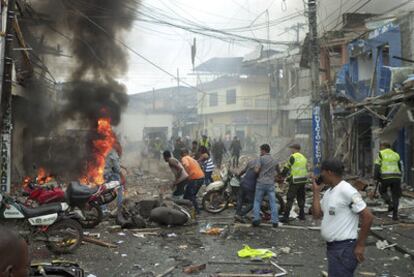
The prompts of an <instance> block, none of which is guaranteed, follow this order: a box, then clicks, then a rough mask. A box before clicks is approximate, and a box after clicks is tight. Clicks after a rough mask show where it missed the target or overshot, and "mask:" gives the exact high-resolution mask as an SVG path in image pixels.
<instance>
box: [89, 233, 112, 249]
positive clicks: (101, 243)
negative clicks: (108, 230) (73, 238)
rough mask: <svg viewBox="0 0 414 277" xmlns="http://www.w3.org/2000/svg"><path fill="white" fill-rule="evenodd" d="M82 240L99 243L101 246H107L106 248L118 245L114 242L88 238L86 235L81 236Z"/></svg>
mask: <svg viewBox="0 0 414 277" xmlns="http://www.w3.org/2000/svg"><path fill="white" fill-rule="evenodd" d="M83 241H85V242H89V243H93V244H96V245H99V246H103V247H108V248H116V247H118V246H117V245H116V244H113V243H109V242H105V241H102V240H98V239H95V238H90V237H88V236H84V237H83Z"/></svg>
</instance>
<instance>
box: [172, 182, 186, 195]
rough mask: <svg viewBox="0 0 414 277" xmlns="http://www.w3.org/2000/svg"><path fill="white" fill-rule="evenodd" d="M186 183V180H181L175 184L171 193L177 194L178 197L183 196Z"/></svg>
mask: <svg viewBox="0 0 414 277" xmlns="http://www.w3.org/2000/svg"><path fill="white" fill-rule="evenodd" d="M187 184H188V180H184V181H182V182H180V183H178V184H177V185H176V186H175V191H174V192H173V195H174V196H177V197H179V196H183V195H184V192H185V186H186V185H187Z"/></svg>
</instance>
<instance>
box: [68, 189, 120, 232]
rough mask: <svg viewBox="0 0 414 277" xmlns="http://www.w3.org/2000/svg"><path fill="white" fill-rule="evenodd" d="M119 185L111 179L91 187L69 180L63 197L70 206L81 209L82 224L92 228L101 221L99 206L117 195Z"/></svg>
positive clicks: (109, 201)
mask: <svg viewBox="0 0 414 277" xmlns="http://www.w3.org/2000/svg"><path fill="white" fill-rule="evenodd" d="M120 187H121V183H120V182H119V181H111V182H108V183H104V184H102V185H100V186H95V187H93V188H90V187H88V186H84V185H81V184H80V183H78V182H71V183H70V184H69V186H68V187H67V189H66V194H65V198H66V201H67V202H68V204H69V205H70V206H71V207H77V208H79V209H81V210H82V213H83V215H84V219H82V220H81V224H82V226H83V227H84V228H93V227H95V226H97V225H98V224H99V223H100V222H101V221H102V217H103V212H102V208H101V206H102V205H106V204H109V203H111V202H112V201H113V200H114V199H115V198H116V197H117V195H118V189H119V188H120Z"/></svg>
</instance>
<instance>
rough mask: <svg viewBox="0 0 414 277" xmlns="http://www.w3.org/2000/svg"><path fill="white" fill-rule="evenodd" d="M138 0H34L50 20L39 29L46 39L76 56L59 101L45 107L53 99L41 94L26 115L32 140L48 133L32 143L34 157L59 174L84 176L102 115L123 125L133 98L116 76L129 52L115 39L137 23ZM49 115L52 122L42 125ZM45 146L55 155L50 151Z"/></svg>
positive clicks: (122, 70) (36, 8)
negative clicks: (40, 139)
mask: <svg viewBox="0 0 414 277" xmlns="http://www.w3.org/2000/svg"><path fill="white" fill-rule="evenodd" d="M138 2H139V0H116V1H115V0H87V1H86V0H36V1H33V2H32V7H31V8H33V11H34V13H35V14H36V16H37V17H38V18H47V20H46V22H47V23H45V24H43V25H40V31H39V27H38V26H37V28H38V29H37V30H36V32H37V33H38V34H40V35H42V36H44V37H45V38H46V41H47V43H51V44H53V43H55V44H59V45H63V49H64V51H67V52H69V53H70V55H72V59H71V65H70V66H69V68H70V70H71V72H70V77H69V78H68V80H67V82H65V83H64V84H63V85H62V93H61V95H58V96H57V97H58V101H57V103H58V106H57V107H54V108H51V107H50V106H49V107H45V105H47V104H45V103H50V101H46V102H43V100H44V98H45V97H40V98H38V99H37V100H36V102H37V104H36V105H34V106H33V107H32V109H35V110H36V109H38V110H37V111H34V113H32V114H31V116H29V117H28V118H26V119H25V121H26V122H27V125H28V129H29V132H28V133H30V135H31V136H32V138H33V139H35V138H36V137H37V136H38V134H39V132H40V133H42V132H43V135H44V136H48V137H49V138H48V139H46V140H44V141H43V142H42V143H39V144H38V145H37V144H36V143H34V144H33V145H32V150H33V151H32V153H33V157H36V158H33V160H34V159H37V161H39V162H37V163H36V162H35V161H33V163H36V164H37V165H38V166H47V167H48V168H47V169H48V170H50V171H51V172H53V173H54V174H56V175H60V176H70V177H71V178H74V177H79V176H80V174H82V172H81V171H82V170H83V168H84V166H85V165H84V164H83V163H84V162H86V160H88V158H89V157H90V155H91V154H92V153H91V152H92V150H91V147H90V144H91V143H90V140H91V138H93V137H96V134H95V133H94V132H93V130H94V128H95V126H96V122H97V119H98V118H100V117H110V118H111V122H112V124H113V125H117V124H119V122H120V118H121V113H122V111H123V109H124V108H125V107H126V105H127V104H128V97H127V94H126V89H125V87H124V86H123V85H122V84H120V83H119V82H118V81H117V79H118V78H120V77H122V75H123V74H124V73H125V72H126V70H127V58H128V56H127V53H126V51H125V48H123V47H122V46H121V45H119V44H118V43H117V42H116V40H117V39H118V38H122V35H123V34H125V32H126V31H128V30H130V28H131V27H132V24H133V21H134V19H135V15H136V11H137V8H138V6H139V3H138ZM33 44H34V45H33V49H34V50H36V47H39V46H38V43H37V44H36V43H33ZM35 44H36V45H35ZM40 47H42V46H40ZM38 50H41V49H38ZM55 60H56V59H55ZM47 66H48V67H51V68H54V69H55V72H54V74H56V75H58V74H59V66H58V65H54V64H48V65H47ZM60 66H61V65H60ZM56 69H57V70H56ZM37 82H38V80H37ZM38 87H41V85H38ZM32 89H33V86H31V87H29V86H27V90H32ZM36 91H41V89H36ZM28 94H29V95H30V92H28ZM36 94H39V93H36ZM32 99H33V100H34V99H35V98H34V97H32ZM39 99H42V100H41V101H40V100H39ZM55 104H56V103H55ZM48 119H49V121H48ZM45 120H46V121H47V122H48V124H40V123H44V122H45ZM67 122H71V124H72V125H71V131H66V132H64V131H63V132H62V126H65V124H67ZM32 123H33V124H32ZM73 125H74V126H73ZM85 130H86V131H85ZM68 138H70V139H68ZM45 150H46V153H51V154H50V155H45V152H44V151H45ZM30 163H31V162H27V163H26V164H30Z"/></svg>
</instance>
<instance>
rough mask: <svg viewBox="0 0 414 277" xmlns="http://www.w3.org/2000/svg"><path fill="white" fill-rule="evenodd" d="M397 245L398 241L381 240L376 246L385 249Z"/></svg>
mask: <svg viewBox="0 0 414 277" xmlns="http://www.w3.org/2000/svg"><path fill="white" fill-rule="evenodd" d="M396 245H397V244H396V243H393V244H389V243H388V241H386V240H379V241H377V243H376V246H377V248H378V249H379V250H384V249H387V248H391V247H394V246H396Z"/></svg>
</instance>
